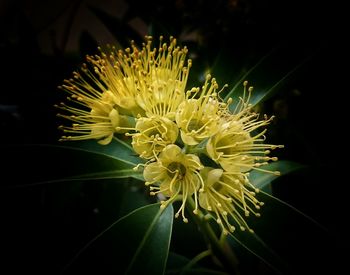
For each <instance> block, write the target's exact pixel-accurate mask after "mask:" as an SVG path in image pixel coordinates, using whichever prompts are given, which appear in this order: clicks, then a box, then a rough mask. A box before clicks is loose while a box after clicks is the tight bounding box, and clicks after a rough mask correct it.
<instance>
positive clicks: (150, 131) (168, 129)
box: [129, 117, 179, 158]
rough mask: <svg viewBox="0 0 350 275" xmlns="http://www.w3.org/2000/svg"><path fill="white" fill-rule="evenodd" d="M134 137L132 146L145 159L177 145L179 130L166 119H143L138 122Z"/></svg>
mask: <svg viewBox="0 0 350 275" xmlns="http://www.w3.org/2000/svg"><path fill="white" fill-rule="evenodd" d="M135 130H136V131H137V133H135V134H129V135H132V143H131V144H132V146H133V148H134V150H135V152H136V153H138V154H139V155H140V156H141V157H143V158H153V157H155V156H157V155H158V154H159V153H160V152H161V151H162V150H163V149H164V148H165V146H166V145H168V144H172V143H175V141H176V138H177V136H178V133H179V130H178V128H177V125H176V124H175V123H174V122H172V121H171V120H169V119H168V118H166V117H151V118H147V117H142V118H139V119H138V120H137V123H136V126H135Z"/></svg>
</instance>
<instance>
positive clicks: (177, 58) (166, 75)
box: [136, 37, 192, 120]
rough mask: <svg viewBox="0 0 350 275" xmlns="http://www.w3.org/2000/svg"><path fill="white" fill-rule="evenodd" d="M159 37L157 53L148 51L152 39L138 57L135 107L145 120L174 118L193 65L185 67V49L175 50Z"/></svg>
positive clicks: (177, 48) (189, 64) (189, 61)
mask: <svg viewBox="0 0 350 275" xmlns="http://www.w3.org/2000/svg"><path fill="white" fill-rule="evenodd" d="M162 40H163V37H160V45H159V48H158V50H157V49H156V48H151V42H152V40H151V37H148V41H147V44H145V45H144V46H143V48H142V51H141V52H140V54H139V58H140V61H139V64H138V67H137V69H138V70H139V74H140V76H139V78H138V83H137V84H138V89H137V97H136V99H137V103H138V104H139V105H140V106H141V107H142V108H143V109H144V110H145V111H146V115H147V116H148V117H153V116H162V117H167V118H170V119H171V120H173V119H174V117H175V112H176V110H177V108H178V106H179V105H180V103H181V102H183V101H184V99H185V88H186V83H187V78H188V74H189V69H190V67H191V64H192V61H191V60H190V59H189V60H188V61H187V67H186V66H185V65H186V63H185V62H186V55H187V52H188V50H187V48H186V47H184V48H180V47H179V46H176V43H177V42H176V39H175V38H173V37H171V38H170V43H169V45H168V44H166V43H163V44H162Z"/></svg>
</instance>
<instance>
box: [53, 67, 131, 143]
mask: <svg viewBox="0 0 350 275" xmlns="http://www.w3.org/2000/svg"><path fill="white" fill-rule="evenodd" d="M75 76H76V79H79V78H80V76H79V75H78V74H77V73H75ZM79 84H80V82H78V81H77V80H76V81H74V82H73V81H72V80H67V81H66V82H65V84H64V85H63V86H62V87H61V88H62V89H64V90H66V91H68V92H69V93H70V94H71V96H70V97H69V99H70V101H71V103H73V104H72V106H68V105H66V104H64V103H61V104H60V105H58V106H57V105H56V107H58V108H60V109H62V110H64V111H65V113H67V114H58V116H60V117H63V118H66V119H68V120H70V121H72V122H73V123H72V126H60V129H62V130H63V131H64V132H65V133H68V134H69V135H67V136H62V138H61V140H85V139H97V140H98V143H100V144H102V145H106V144H108V143H110V142H111V140H112V138H113V135H114V133H123V132H125V131H124V130H122V129H121V128H120V127H129V126H130V121H129V120H128V118H127V117H126V116H124V115H120V114H119V113H118V109H116V108H115V105H116V104H115V97H114V95H113V94H112V93H111V92H110V91H105V92H104V93H100V92H98V91H97V90H91V91H90V92H89V93H87V92H85V91H84V89H82V88H81V86H80V85H79ZM75 106H76V107H75Z"/></svg>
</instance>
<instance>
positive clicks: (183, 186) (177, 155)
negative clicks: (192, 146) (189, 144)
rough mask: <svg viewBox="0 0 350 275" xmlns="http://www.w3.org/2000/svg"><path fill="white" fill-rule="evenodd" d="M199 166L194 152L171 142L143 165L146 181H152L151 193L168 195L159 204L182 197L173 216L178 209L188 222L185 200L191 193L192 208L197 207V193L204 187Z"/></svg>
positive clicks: (165, 203)
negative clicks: (186, 151)
mask: <svg viewBox="0 0 350 275" xmlns="http://www.w3.org/2000/svg"><path fill="white" fill-rule="evenodd" d="M202 168H203V166H202V164H201V162H200V160H199V158H198V157H197V156H196V155H194V154H185V153H183V152H182V150H181V148H180V147H178V146H177V145H174V144H171V145H168V146H167V147H165V148H164V149H163V151H162V152H161V153H160V154H159V157H158V158H157V161H156V162H152V163H149V164H147V165H146V166H145V168H144V171H143V176H144V178H145V180H146V185H152V186H151V187H150V189H151V195H155V194H157V193H162V194H163V195H165V196H166V197H169V199H168V200H167V201H163V202H162V206H161V207H162V208H164V207H166V206H167V205H168V204H169V203H172V202H173V201H174V200H176V199H177V198H182V205H181V207H180V209H179V210H178V212H177V213H176V214H175V217H178V216H179V213H180V212H181V213H182V218H183V221H184V222H187V221H188V220H187V218H186V217H185V204H186V201H187V199H188V198H189V197H191V196H192V195H193V194H194V197H195V203H196V208H195V210H194V212H195V213H196V212H197V211H198V200H197V196H198V194H197V193H198V192H199V189H201V190H202V189H203V180H202V178H201V176H200V174H199V170H200V169H202ZM153 190H156V191H153Z"/></svg>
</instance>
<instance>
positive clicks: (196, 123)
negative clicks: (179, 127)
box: [187, 119, 204, 132]
mask: <svg viewBox="0 0 350 275" xmlns="http://www.w3.org/2000/svg"><path fill="white" fill-rule="evenodd" d="M203 125H204V124H203V122H202V121H201V120H199V119H191V120H190V122H189V123H188V126H187V130H188V132H191V131H197V130H198V129H200V128H201V127H202V126H203Z"/></svg>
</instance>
